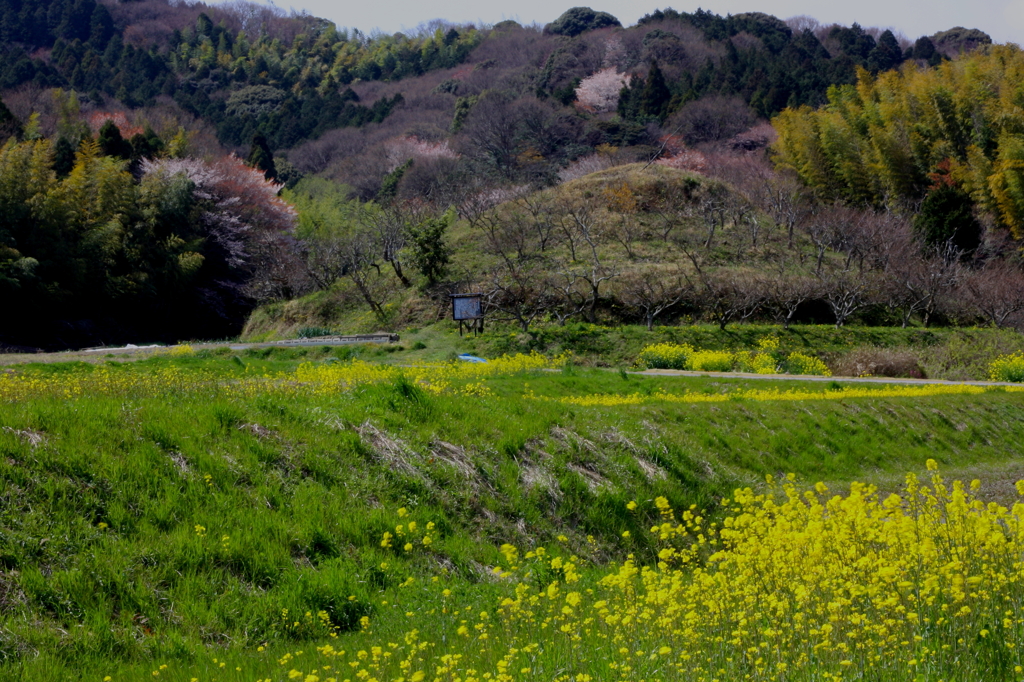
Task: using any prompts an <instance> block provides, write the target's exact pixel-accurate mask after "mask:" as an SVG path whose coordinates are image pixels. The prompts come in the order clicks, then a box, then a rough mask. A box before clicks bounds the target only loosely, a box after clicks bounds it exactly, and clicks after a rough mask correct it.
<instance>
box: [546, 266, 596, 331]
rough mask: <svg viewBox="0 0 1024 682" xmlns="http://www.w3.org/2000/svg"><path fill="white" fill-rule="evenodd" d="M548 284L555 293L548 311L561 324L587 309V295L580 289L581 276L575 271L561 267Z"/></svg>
mask: <svg viewBox="0 0 1024 682" xmlns="http://www.w3.org/2000/svg"><path fill="white" fill-rule="evenodd" d="M548 286H549V287H550V290H551V292H552V294H553V295H552V300H551V306H550V308H549V309H548V312H549V313H550V314H551V315H552V316H553V317H554V318H555V320H556V321H557V322H558V324H559V326H564V325H565V323H566V322H567V321H568V320H570V319H572V318H573V317H576V316H577V315H579V314H580V313H582V312H583V311H584V310H586V309H587V297H586V295H585V294H584V293H583V292H581V291H580V277H579V275H577V274H576V273H575V272H572V271H571V270H566V269H560V270H559V272H558V273H557V274H555V275H553V276H550V277H549V280H548Z"/></svg>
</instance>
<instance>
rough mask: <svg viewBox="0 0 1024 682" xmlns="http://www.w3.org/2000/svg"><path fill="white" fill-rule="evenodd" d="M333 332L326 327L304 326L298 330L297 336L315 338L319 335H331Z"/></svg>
mask: <svg viewBox="0 0 1024 682" xmlns="http://www.w3.org/2000/svg"><path fill="white" fill-rule="evenodd" d="M332 334H334V332H332V331H331V330H330V329H327V328H326V327H303V328H302V329H300V330H299V331H298V334H297V336H298V337H299V338H300V339H315V338H316V337H318V336H331V335H332Z"/></svg>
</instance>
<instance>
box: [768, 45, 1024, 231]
mask: <svg viewBox="0 0 1024 682" xmlns="http://www.w3.org/2000/svg"><path fill="white" fill-rule="evenodd" d="M1022 81H1024V52H1022V51H1021V49H1020V48H1019V47H1017V46H1016V45H995V46H992V47H989V48H987V49H985V50H979V51H975V52H972V53H971V54H969V55H966V56H963V57H960V58H958V59H955V60H953V61H948V62H943V63H942V64H941V65H940V66H937V67H935V68H920V67H918V66H916V64H915V63H914V62H912V61H910V62H907V63H906V64H905V65H904V66H903V68H902V69H901V70H899V71H890V72H886V73H882V74H879V75H878V76H872V75H870V74H869V73H868V72H866V71H863V70H862V71H860V73H859V78H858V82H857V84H856V85H843V86H839V87H833V88H830V89H829V92H828V104H827V105H825V106H824V107H822V108H821V109H818V110H812V109H811V108H810V107H806V106H804V107H800V108H799V109H787V110H786V111H784V112H782V113H781V114H779V116H777V117H776V118H775V119H774V121H773V124H774V126H775V129H776V130H778V132H779V139H778V141H777V143H776V144H775V152H776V161H777V162H778V164H779V165H780V166H783V167H787V168H791V169H793V170H795V171H796V172H797V174H798V175H799V176H800V177H801V179H803V181H804V182H806V183H807V184H808V185H810V186H811V187H813V188H814V189H815V190H817V191H818V192H819V193H820V194H821V195H823V196H826V197H829V198H844V199H849V200H853V201H866V202H869V203H876V204H878V203H882V202H883V201H885V200H886V199H887V198H891V197H904V198H906V197H917V196H920V195H921V194H922V193H923V192H924V190H925V189H926V188H927V187H928V186H929V185H930V184H931V181H930V180H929V178H928V174H929V173H933V172H936V171H937V170H939V167H940V164H942V163H943V162H944V161H947V160H948V162H949V163H948V169H949V172H950V173H951V175H952V176H953V178H955V179H956V180H958V181H960V182H961V183H963V186H964V187H965V189H967V190H968V191H969V192H970V193H971V195H972V197H973V198H974V200H975V201H976V202H977V203H978V205H979V206H981V207H982V208H983V209H985V210H986V211H989V212H991V213H993V214H994V215H996V216H998V218H999V220H1000V221H1001V222H1002V223H1003V224H1005V225H1006V226H1008V227H1009V228H1011V229H1012V230H1013V232H1014V234H1015V235H1016V236H1018V237H1021V236H1024V166H1022V161H1024V109H1022V108H1021V107H1020V103H1019V101H1020V83H1021V82H1022Z"/></svg>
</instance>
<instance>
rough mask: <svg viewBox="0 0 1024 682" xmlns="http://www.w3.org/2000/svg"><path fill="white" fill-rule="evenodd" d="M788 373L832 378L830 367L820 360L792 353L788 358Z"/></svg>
mask: <svg viewBox="0 0 1024 682" xmlns="http://www.w3.org/2000/svg"><path fill="white" fill-rule="evenodd" d="M786 372H787V373H789V374H810V375H814V376H820V377H830V376H832V372H831V371H830V370H829V368H828V366H827V365H826V364H825V363H824V362H822V361H821V360H819V359H818V358H814V357H811V356H810V355H804V354H803V353H795V352H794V353H790V354H789V357H787V358H786Z"/></svg>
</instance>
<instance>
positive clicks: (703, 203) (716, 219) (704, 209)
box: [695, 183, 729, 249]
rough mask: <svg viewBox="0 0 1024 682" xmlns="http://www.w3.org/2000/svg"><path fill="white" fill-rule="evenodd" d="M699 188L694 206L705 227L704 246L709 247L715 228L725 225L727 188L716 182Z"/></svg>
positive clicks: (727, 207) (727, 205)
mask: <svg viewBox="0 0 1024 682" xmlns="http://www.w3.org/2000/svg"><path fill="white" fill-rule="evenodd" d="M701 190H702V191H701V192H700V194H699V195H698V197H697V202H696V207H695V208H696V209H697V212H698V215H700V218H701V220H703V221H704V226H705V227H706V228H707V238H706V239H705V240H704V248H705V249H710V248H711V244H712V242H713V241H714V239H715V232H716V231H717V229H718V228H720V227H721V228H724V227H725V219H726V217H727V215H728V210H729V190H727V189H726V188H725V186H724V185H720V184H718V183H715V184H707V185H704V186H703V187H702V188H701Z"/></svg>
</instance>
